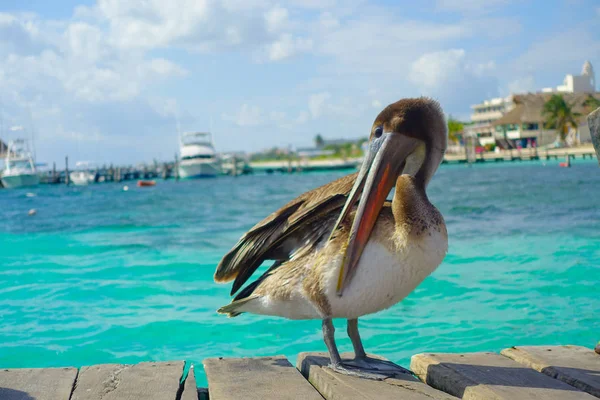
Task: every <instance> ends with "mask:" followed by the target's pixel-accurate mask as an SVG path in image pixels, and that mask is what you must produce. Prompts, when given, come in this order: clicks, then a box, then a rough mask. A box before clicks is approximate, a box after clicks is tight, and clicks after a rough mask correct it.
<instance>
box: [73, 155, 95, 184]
mask: <svg viewBox="0 0 600 400" xmlns="http://www.w3.org/2000/svg"><path fill="white" fill-rule="evenodd" d="M75 168H78V170H76V171H72V172H71V173H70V174H69V181H70V182H71V183H72V184H74V185H77V186H85V185H89V184H90V183H94V182H96V179H97V175H98V174H97V173H95V172H91V171H90V170H91V169H92V168H93V165H92V164H91V163H89V162H87V161H78V162H77V163H75Z"/></svg>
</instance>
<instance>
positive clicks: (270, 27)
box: [265, 6, 289, 32]
mask: <svg viewBox="0 0 600 400" xmlns="http://www.w3.org/2000/svg"><path fill="white" fill-rule="evenodd" d="M288 15H289V13H288V10H287V9H285V8H283V7H279V6H275V7H273V8H272V9H270V10H269V11H267V12H265V21H266V24H267V31H269V32H278V31H280V30H281V29H282V28H284V27H285V26H286V24H287V23H288Z"/></svg>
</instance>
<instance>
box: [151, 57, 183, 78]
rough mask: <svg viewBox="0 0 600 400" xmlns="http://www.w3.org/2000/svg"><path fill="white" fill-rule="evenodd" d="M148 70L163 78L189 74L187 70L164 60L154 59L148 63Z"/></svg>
mask: <svg viewBox="0 0 600 400" xmlns="http://www.w3.org/2000/svg"><path fill="white" fill-rule="evenodd" d="M148 68H149V69H150V71H151V72H154V73H156V74H158V75H162V76H185V75H187V73H188V71H187V70H186V69H185V68H182V67H180V66H179V65H177V64H175V63H173V62H171V61H169V60H165V59H164V58H153V59H152V60H150V62H149V63H148Z"/></svg>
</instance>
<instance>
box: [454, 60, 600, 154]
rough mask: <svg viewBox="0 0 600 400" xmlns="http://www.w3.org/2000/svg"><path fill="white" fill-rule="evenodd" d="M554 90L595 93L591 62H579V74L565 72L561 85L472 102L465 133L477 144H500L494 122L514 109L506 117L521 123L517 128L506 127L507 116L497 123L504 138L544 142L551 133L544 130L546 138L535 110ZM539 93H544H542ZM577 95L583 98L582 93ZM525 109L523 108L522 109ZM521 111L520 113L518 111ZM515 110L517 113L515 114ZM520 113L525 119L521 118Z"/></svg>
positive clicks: (539, 107)
mask: <svg viewBox="0 0 600 400" xmlns="http://www.w3.org/2000/svg"><path fill="white" fill-rule="evenodd" d="M556 92H561V93H574V94H581V96H587V95H588V94H589V95H595V94H596V77H595V75H594V68H593V67H592V64H591V63H590V62H589V61H586V62H585V63H584V64H583V68H582V72H581V75H571V74H568V75H566V76H565V79H564V82H563V84H562V85H560V86H557V87H556V88H544V89H542V93H537V94H527V95H513V94H511V95H510V96H507V97H497V98H493V99H489V100H485V101H483V102H482V103H480V104H475V105H472V106H471V109H472V110H473V111H472V114H471V124H470V125H467V126H465V132H464V133H465V136H471V137H477V139H478V142H479V144H481V145H482V146H485V145H488V144H500V145H502V144H501V143H498V140H497V139H498V137H499V133H500V132H499V129H500V128H499V127H498V125H497V124H495V122H496V121H498V120H499V119H500V118H501V117H503V116H504V115H506V114H508V113H510V112H511V111H514V112H513V113H512V115H511V118H509V120H511V121H512V123H513V124H521V125H519V129H516V128H515V129H509V128H511V127H509V126H508V124H509V122H508V120H507V122H506V123H505V124H501V125H503V126H504V127H503V131H502V136H504V138H505V139H512V140H518V139H533V138H537V139H536V141H537V143H536V144H537V145H543V144H546V141H547V140H549V139H550V136H551V135H550V133H549V132H546V135H547V137H548V139H546V137H545V136H546V135H544V133H543V128H542V127H539V126H538V124H539V123H540V118H539V113H540V112H541V107H542V106H543V103H542V101H543V100H547V99H546V97H548V98H549V96H550V95H551V93H556ZM542 94H544V95H545V96H542ZM581 98H582V99H584V97H581ZM515 99H518V100H515ZM576 100H577V101H580V100H581V99H580V98H579V97H577V99H576ZM517 106H519V107H517ZM516 108H518V110H515V109H516ZM525 109H526V112H525V111H524V110H525ZM531 110H533V111H531ZM523 113H524V115H521V114H523ZM517 114H519V116H518V117H517ZM533 114H538V116H537V117H536V118H535V121H533V120H532V121H529V119H531V116H532V115H533ZM525 116H526V117H525ZM523 117H524V118H525V119H526V120H527V121H525V120H521V118H523ZM513 120H514V121H513ZM515 126H516V125H515ZM534 131H535V132H534ZM539 136H543V140H540V139H542V138H540V137H539ZM530 142H531V140H530ZM540 143H542V144H540Z"/></svg>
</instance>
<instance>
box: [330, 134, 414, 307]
mask: <svg viewBox="0 0 600 400" xmlns="http://www.w3.org/2000/svg"><path fill="white" fill-rule="evenodd" d="M418 144H419V141H418V140H417V139H414V138H411V137H408V136H405V135H402V134H399V133H384V134H383V135H382V136H381V137H380V138H377V139H373V140H372V141H371V143H370V146H369V150H368V152H367V154H366V156H365V159H364V161H363V164H362V166H361V169H360V172H359V174H358V177H357V179H356V182H355V183H354V187H353V188H352V191H351V192H350V195H349V197H348V200H347V201H346V204H345V205H344V208H343V210H342V212H341V214H340V217H339V218H338V221H337V223H336V225H335V227H334V232H335V230H336V229H337V227H338V224H340V223H341V222H342V221H343V220H344V218H345V217H346V216H347V215H348V214H349V212H350V210H352V208H353V206H354V204H355V203H356V200H357V199H358V196H359V195H360V200H359V204H358V208H357V210H356V216H355V217H354V222H353V223H352V228H351V230H350V235H349V237H348V246H347V247H346V250H345V254H344V258H343V260H342V266H341V268H340V274H339V277H338V283H337V288H336V291H337V294H338V296H341V295H342V293H343V291H344V289H345V288H346V287H348V285H349V283H350V280H351V279H352V277H353V276H354V274H355V273H356V267H357V265H358V261H359V260H360V256H361V254H362V252H363V250H364V248H365V246H366V244H367V242H368V240H369V236H370V235H371V231H372V230H373V227H374V226H375V222H376V221H377V217H378V216H379V212H380V211H381V208H382V207H383V203H384V202H385V200H386V198H387V195H388V194H389V193H390V191H391V190H392V187H393V186H394V184H395V182H396V179H397V178H398V176H399V175H400V174H401V173H402V170H403V168H404V165H405V161H406V158H407V157H408V156H409V155H410V154H411V153H412V152H413V151H414V150H415V148H416V147H417V146H418ZM361 193H362V194H361ZM332 235H333V232H332Z"/></svg>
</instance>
